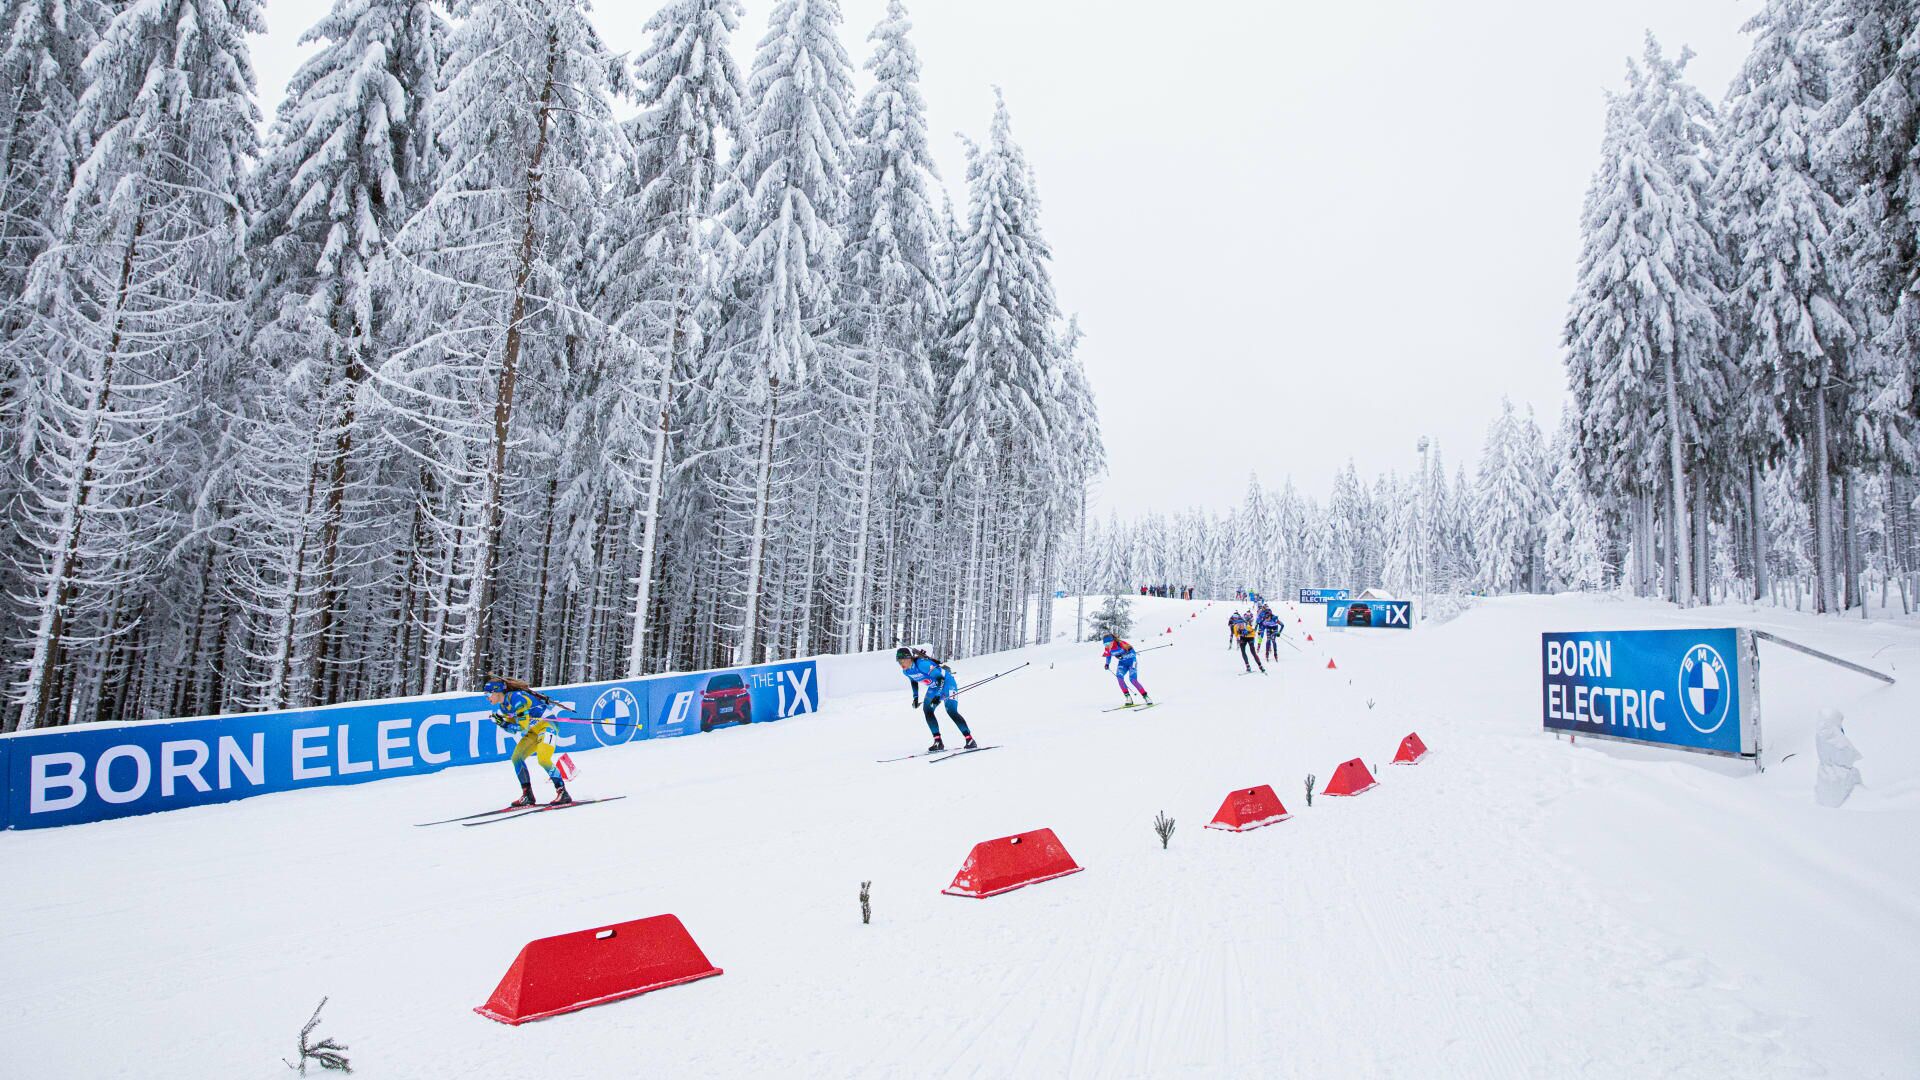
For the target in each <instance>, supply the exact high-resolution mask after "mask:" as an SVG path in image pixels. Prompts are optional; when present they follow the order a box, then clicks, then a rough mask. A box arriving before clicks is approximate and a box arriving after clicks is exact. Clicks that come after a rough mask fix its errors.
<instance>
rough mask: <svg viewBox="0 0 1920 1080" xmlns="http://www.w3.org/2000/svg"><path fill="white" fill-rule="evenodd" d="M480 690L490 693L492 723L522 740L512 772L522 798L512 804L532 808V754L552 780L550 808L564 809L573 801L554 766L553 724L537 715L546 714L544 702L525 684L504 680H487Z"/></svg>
mask: <svg viewBox="0 0 1920 1080" xmlns="http://www.w3.org/2000/svg"><path fill="white" fill-rule="evenodd" d="M481 689H483V690H485V691H486V692H487V701H488V702H489V703H490V704H492V705H493V709H494V712H493V722H494V723H496V724H498V725H500V728H501V730H503V731H509V732H516V731H517V732H519V733H520V741H519V742H517V743H515V744H514V745H513V771H514V773H515V774H517V775H518V776H519V777H520V798H519V799H517V800H515V801H514V802H513V803H511V804H510V805H513V806H532V805H533V781H532V779H530V778H529V777H528V776H527V757H528V756H529V755H532V756H533V757H535V758H536V759H538V760H539V762H540V767H541V768H542V769H545V770H546V772H547V779H549V780H551V781H553V802H551V803H549V804H548V805H549V806H565V805H566V804H567V803H570V802H572V801H573V796H571V795H569V794H567V782H566V780H565V779H564V778H562V777H561V775H560V767H559V766H557V765H555V764H554V763H553V740H552V738H551V736H552V734H553V723H552V722H551V721H549V720H547V719H546V718H545V717H544V716H536V715H535V712H536V711H544V707H545V702H544V701H543V699H541V698H540V696H539V695H537V694H535V693H534V692H533V689H532V688H531V687H528V686H526V684H524V683H522V684H521V685H520V686H517V687H516V686H512V685H509V684H508V682H507V680H505V679H488V680H487V682H486V685H485V686H483V687H481Z"/></svg>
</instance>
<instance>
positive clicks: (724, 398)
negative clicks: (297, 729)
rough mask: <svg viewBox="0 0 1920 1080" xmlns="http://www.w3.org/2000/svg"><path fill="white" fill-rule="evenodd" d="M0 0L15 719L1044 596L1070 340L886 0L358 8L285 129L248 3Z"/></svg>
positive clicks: (261, 704)
mask: <svg viewBox="0 0 1920 1080" xmlns="http://www.w3.org/2000/svg"><path fill="white" fill-rule="evenodd" d="M0 10H4V17H5V38H4V55H3V56H0V80H3V81H4V90H5V92H4V94H0V131H4V139H5V142H4V154H5V161H4V169H5V172H4V181H5V190H4V206H3V207H0V213H3V214H4V230H0V276H3V277H4V283H3V284H0V296H4V298H5V307H4V313H3V314H4V319H3V321H0V334H3V335H4V351H3V352H0V357H3V359H0V395H4V396H3V397H0V418H3V421H4V424H5V431H6V436H5V450H4V453H5V461H4V467H0V501H4V505H5V506H6V508H7V512H6V513H5V514H4V515H0V550H4V558H3V559H0V585H3V586H4V594H5V596H6V598H7V601H8V602H7V606H6V608H5V614H4V634H0V640H3V641H4V648H5V650H6V663H7V668H8V674H9V678H8V679H7V689H6V693H7V697H8V701H9V703H10V708H8V709H7V711H6V719H5V721H4V727H5V728H6V729H13V728H16V727H31V726H36V725H48V724H59V723H65V722H75V721H85V720H95V719H132V718H141V717H153V716H169V715H171V716H178V715H192V714H200V713H210V712H220V711H229V710H242V709H255V708H269V707H275V706H297V705H305V704H311V703H319V702H329V701H338V700H344V699H350V698H362V697H380V696H389V695H398V694H407V693H419V692H431V691H437V690H441V689H445V688H450V687H456V686H470V685H471V680H472V679H473V678H474V677H475V676H476V675H478V674H479V673H482V672H484V671H487V670H501V671H507V672H511V673H514V674H518V675H522V676H524V677H526V678H528V679H530V680H532V681H534V682H537V683H539V682H545V683H551V682H558V681H564V680H579V679H586V678H592V677H599V678H603V677H611V676H618V675H622V674H633V673H640V672H647V671H656V670H663V669H671V668H690V667H699V666H709V665H720V664H730V663H740V662H747V661H751V660H758V659H761V658H765V657H781V656H791V655H796V654H805V653H810V652H816V651H824V650H833V649H857V648H863V647H874V646H877V645H880V644H892V643H894V642H895V641H897V640H902V639H911V640H923V641H931V642H935V643H938V644H939V645H940V646H941V647H942V648H945V649H948V650H953V651H957V652H967V651H978V650H982V649H989V648H995V647H1000V646H1004V645H1008V644H1012V643H1014V642H1015V641H1016V640H1018V639H1020V638H1021V637H1023V636H1030V635H1031V634H1032V633H1035V632H1040V633H1045V632H1046V631H1047V628H1046V627H1045V626H1029V625H1027V614H1026V612H1027V610H1028V605H1027V603H1026V602H1025V601H1026V598H1027V597H1029V596H1031V595H1032V594H1033V593H1034V592H1035V591H1037V590H1039V589H1040V588H1043V587H1044V585H1043V583H1044V582H1047V581H1049V580H1051V579H1052V578H1054V577H1055V576H1057V574H1058V568H1059V560H1060V559H1061V557H1062V552H1063V551H1064V547H1063V541H1066V540H1068V539H1070V538H1072V537H1073V536H1074V535H1076V533H1077V531H1078V516H1079V514H1080V512H1081V509H1080V508H1081V506H1082V505H1083V503H1082V500H1083V492H1084V489H1085V486H1086V481H1087V479H1088V477H1089V476H1090V475H1091V474H1092V473H1094V472H1095V471H1097V470H1098V469H1099V468H1100V466H1101V460H1102V453H1101V449H1100V440H1099V434H1098V429H1097V422H1096V418H1095V415H1094V408H1093V403H1092V399H1091V395H1090V393H1089V391H1088V389H1087V384H1086V381H1085V379H1084V377H1083V375H1082V373H1081V370H1080V368H1079V366H1078V362H1077V361H1076V359H1075V357H1074V346H1075V340H1076V338H1077V336H1078V335H1077V333H1076V332H1075V331H1074V330H1073V329H1072V328H1071V325H1070V324H1069V323H1068V322H1067V321H1066V320H1065V319H1064V318H1063V316H1062V314H1061V312H1060V311H1059V310H1058V309H1057V307H1056V302H1055V299H1054V294H1053V289H1052V285H1051V282H1050V277H1049V260H1050V257H1051V256H1050V253H1049V251H1048V248H1047V245H1046V243H1045V241H1044V240H1043V238H1042V233H1041V230H1040V227H1039V221H1038V212H1039V211H1038V202H1037V200H1036V196H1035V185H1034V176H1033V174H1032V171H1031V169H1030V168H1029V167H1028V164H1027V162H1026V159H1025V157H1024V156H1023V154H1022V151H1021V149H1020V147H1019V146H1018V145H1017V144H1016V143H1015V141H1014V138H1013V133H1012V129H1011V126H1010V123H1009V120H1008V114H1007V110H1006V107H1005V105H1004V104H1002V105H1001V106H1000V108H999V109H998V110H997V111H996V112H995V113H994V114H993V115H992V118H991V125H990V127H988V129H987V131H986V135H985V138H984V139H982V140H981V141H980V142H979V144H978V145H969V146H968V147H967V151H968V158H967V160H968V166H967V175H966V176H965V177H964V181H965V188H966V192H965V194H966V205H965V207H964V208H962V210H960V211H959V212H956V211H955V209H954V208H953V207H952V206H951V200H950V199H948V198H947V197H946V196H945V195H944V194H943V193H942V188H941V186H940V184H941V180H940V178H939V177H937V176H936V175H935V173H934V169H933V167H932V164H931V159H930V156H929V152H928V141H927V132H926V125H925V110H924V107H923V103H922V100H921V97H920V92H919V88H918V82H919V70H918V60H917V59H916V55H915V52H914V48H913V45H912V43H911V40H910V23H909V20H908V18H907V14H906V12H905V10H904V9H903V7H902V6H901V4H900V3H899V2H897V0H896V2H895V3H893V4H892V5H891V6H890V7H889V9H888V12H887V15H886V17H885V19H884V20H883V21H882V23H881V24H880V25H879V26H878V27H877V28H875V29H874V30H873V32H872V33H871V34H870V35H868V38H867V42H866V52H867V59H866V63H865V69H864V73H861V72H858V71H856V68H855V61H854V58H853V57H852V55H851V54H850V52H849V50H848V48H847V46H846V44H845V43H844V42H843V40H842V35H843V28H842V27H841V25H840V22H841V18H840V12H839V8H838V5H837V3H836V2H835V0H784V2H782V3H780V4H778V5H777V6H776V8H775V9H774V11H773V14H772V18H771V21H770V24H769V25H768V27H767V28H766V31H765V34H764V36H761V37H760V38H759V41H758V45H757V46H754V47H751V50H750V56H751V61H750V63H748V64H745V65H742V64H741V63H740V62H739V61H738V60H737V59H736V55H735V54H736V52H738V53H740V54H741V55H742V56H746V55H748V54H749V50H748V47H747V46H748V45H750V42H747V41H736V40H735V39H736V35H737V34H739V33H741V28H740V26H739V23H740V20H741V18H742V10H741V7H740V5H739V3H738V2H737V0H671V2H670V3H668V4H667V5H666V6H665V7H664V8H662V9H661V10H660V11H659V12H658V13H657V14H656V15H654V17H653V18H652V20H651V21H650V22H649V23H648V24H647V28H646V30H647V34H648V38H647V40H646V41H644V42H632V43H621V44H620V45H615V44H613V43H609V42H606V41H603V40H601V38H600V36H599V35H598V34H597V33H596V31H595V29H594V25H593V23H592V21H591V20H590V17H589V11H588V5H587V4H586V3H585V2H584V0H453V2H451V3H436V2H431V0H338V2H337V3H335V4H334V6H333V8H332V10H331V12H330V13H329V14H328V15H327V17H326V18H325V19H324V20H323V21H322V22H320V23H319V24H318V25H316V26H314V27H313V28H312V29H311V30H310V31H309V32H308V41H309V42H311V43H312V44H313V45H314V46H315V47H316V51H315V52H313V53H312V55H311V58H310V59H309V60H308V61H307V62H306V63H305V65H304V66H303V67H302V68H301V69H300V70H299V71H298V73H297V74H296V75H295V76H294V77H293V79H292V81H291V84H290V86H289V88H288V92H287V97H286V100H284V101H282V102H280V103H279V106H278V111H277V113H275V114H274V115H273V118H272V119H271V121H270V122H268V120H267V118H266V117H265V116H263V113H262V108H261V103H260V102H259V101H258V100H257V97H256V88H255V79H254V74H253V70H252V67H251V64H250V61H249V58H248V54H247V45H246V35H247V34H248V33H250V32H258V31H259V30H260V29H261V28H262V22H261V20H262V2H261V0H141V2H139V3H124V2H118V0H5V2H4V4H3V5H0ZM621 48H625V49H630V50H632V51H630V52H621V51H616V50H617V49H621ZM743 67H744V70H743ZM981 90H982V99H983V103H984V102H985V101H986V100H988V99H987V88H986V87H984V86H983V87H982V88H981ZM982 113H983V115H982V119H985V118H986V117H985V109H984V107H983V110H982ZM1049 610H1050V606H1049V605H1040V606H1039V611H1040V615H1039V616H1038V618H1039V619H1040V620H1042V621H1043V622H1044V620H1045V619H1046V617H1047V616H1046V613H1047V612H1048V611H1049Z"/></svg>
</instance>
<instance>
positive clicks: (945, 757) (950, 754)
mask: <svg viewBox="0 0 1920 1080" xmlns="http://www.w3.org/2000/svg"><path fill="white" fill-rule="evenodd" d="M998 749H1000V744H999V743H988V744H987V745H985V746H976V747H974V748H973V749H971V750H949V751H947V752H946V753H944V754H941V755H939V756H937V757H935V758H934V759H933V760H932V761H929V762H927V764H929V765H937V764H939V763H940V762H942V761H952V760H953V759H954V758H957V757H964V756H965V755H967V754H977V753H979V752H980V751H982V750H998Z"/></svg>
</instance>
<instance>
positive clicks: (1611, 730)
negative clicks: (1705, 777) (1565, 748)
mask: <svg viewBox="0 0 1920 1080" xmlns="http://www.w3.org/2000/svg"><path fill="white" fill-rule="evenodd" d="M1758 680H1759V658H1758V654H1757V652H1756V651H1755V649H1754V642H1753V633H1752V631H1749V630H1739V629H1733V628H1723V629H1713V630H1609V631H1592V632H1581V633H1548V634H1542V635H1540V696H1541V713H1542V718H1541V719H1542V723H1543V724H1544V726H1545V727H1546V728H1547V729H1548V730H1550V731H1567V732H1572V733H1573V734H1576V735H1587V736H1592V737H1597V738H1609V739H1626V740H1630V741H1633V742H1642V743H1655V744H1658V745H1661V746H1672V747H1676V748H1678V749H1682V750H1695V751H1700V752H1704V753H1710V754H1731V755H1746V756H1751V755H1753V754H1757V753H1759V749H1760V694H1759V681H1758Z"/></svg>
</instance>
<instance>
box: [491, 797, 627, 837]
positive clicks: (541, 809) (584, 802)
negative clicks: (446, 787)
mask: <svg viewBox="0 0 1920 1080" xmlns="http://www.w3.org/2000/svg"><path fill="white" fill-rule="evenodd" d="M624 798H626V796H625V795H609V796H607V797H606V798H604V799H575V800H573V801H572V802H570V803H561V804H559V805H558V806H556V805H554V804H553V803H546V804H543V805H541V806H529V807H525V808H523V809H521V811H520V812H519V813H517V814H501V815H498V816H495V817H488V818H484V819H482V820H480V821H468V822H463V823H462V824H463V826H464V827H465V828H469V829H471V828H473V827H474V826H475V825H491V824H493V823H494V822H496V821H512V820H513V819H514V818H523V817H526V816H528V815H529V814H544V813H546V812H547V811H549V810H567V809H570V808H572V807H575V806H592V805H593V804H594V803H603V802H618V801H620V800H621V799H624Z"/></svg>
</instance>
